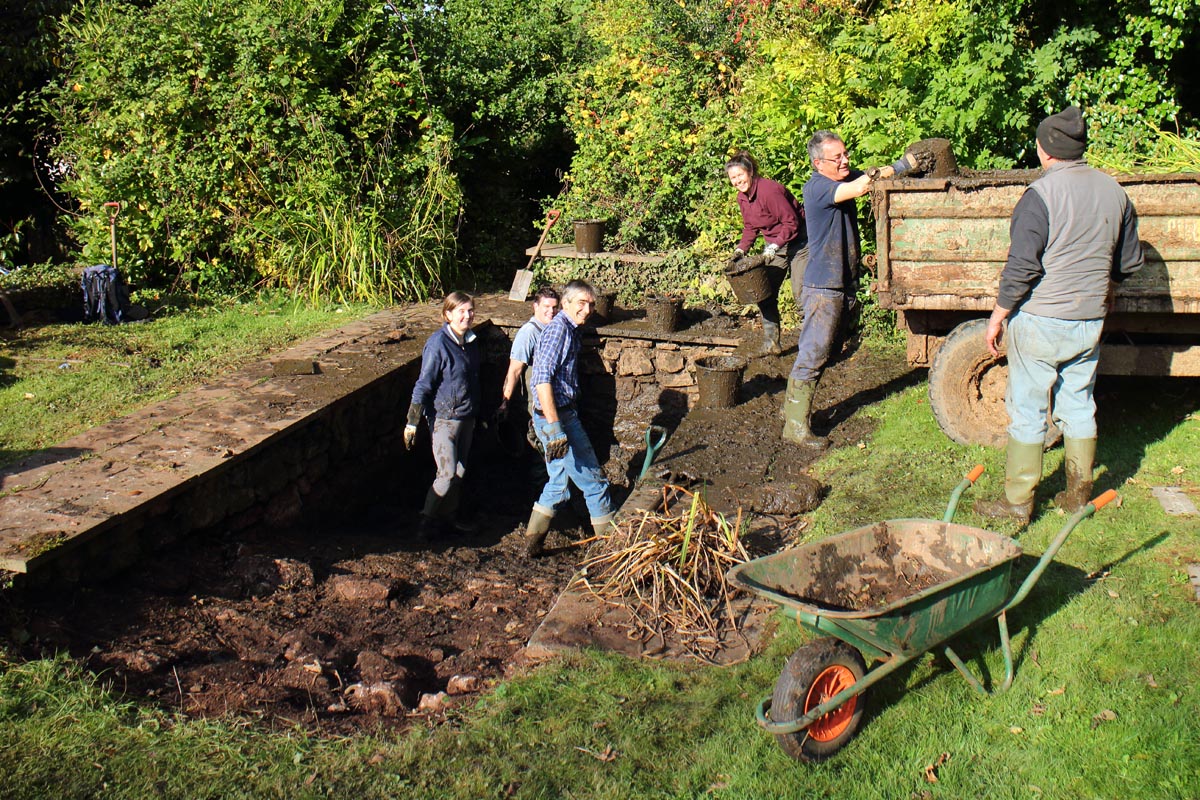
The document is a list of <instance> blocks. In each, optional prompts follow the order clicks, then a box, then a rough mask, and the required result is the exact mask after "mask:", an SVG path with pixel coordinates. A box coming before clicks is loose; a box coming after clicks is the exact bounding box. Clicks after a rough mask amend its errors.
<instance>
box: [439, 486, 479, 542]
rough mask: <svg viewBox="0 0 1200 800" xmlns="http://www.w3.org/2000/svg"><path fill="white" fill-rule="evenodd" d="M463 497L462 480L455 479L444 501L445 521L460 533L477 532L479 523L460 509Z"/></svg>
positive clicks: (443, 515) (443, 514)
mask: <svg viewBox="0 0 1200 800" xmlns="http://www.w3.org/2000/svg"><path fill="white" fill-rule="evenodd" d="M461 499H462V480H461V479H458V480H455V481H454V482H453V483H451V484H450V488H449V489H447V490H446V498H445V500H443V501H442V517H443V519H444V520H445V523H446V524H447V525H449V526H450V527H451V528H453V529H454V530H455V531H457V532H458V533H476V532H478V531H479V525H477V524H476V523H474V522H472V521H470V520H468V519H467V518H466V517H465V516H464V515H463V514H462V511H461V510H460V500H461Z"/></svg>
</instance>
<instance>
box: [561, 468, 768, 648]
mask: <svg viewBox="0 0 1200 800" xmlns="http://www.w3.org/2000/svg"><path fill="white" fill-rule="evenodd" d="M741 527H742V514H741V511H740V510H739V511H738V515H737V519H736V520H735V521H734V523H733V524H730V523H729V521H728V520H726V519H725V517H724V516H723V515H721V514H718V513H716V512H714V511H713V510H711V509H710V508H709V507H708V505H707V504H706V503H705V502H704V498H703V497H702V496H701V495H699V494H694V493H692V492H689V491H688V490H686V489H684V488H682V487H680V486H670V485H668V486H664V487H663V496H662V503H661V504H660V505H659V506H658V507H656V508H654V509H652V510H648V511H642V512H641V513H640V514H638V515H634V516H631V517H628V518H626V519H623V520H622V521H621V522H620V523H618V524H614V525H611V526H609V530H608V531H607V532H606V533H604V534H602V535H599V536H596V537H595V538H594V539H592V540H591V541H592V543H593V547H592V551H591V552H592V554H591V555H590V556H589V557H588V558H587V559H586V560H585V561H584V562H583V564H582V565H581V569H580V577H579V578H578V580H577V583H576V587H577V588H583V589H585V590H586V591H588V592H591V593H592V594H594V595H595V596H597V597H599V598H600V599H601V600H604V601H605V602H608V603H614V604H618V605H622V606H624V607H625V608H627V609H628V611H629V613H630V616H631V617H632V619H633V623H634V626H635V628H636V631H635V632H636V634H637V635H638V636H639V637H640V638H641V639H642V641H648V640H650V639H653V638H656V637H657V638H659V639H662V640H663V641H666V640H667V638H668V636H669V635H671V634H673V636H674V638H677V639H678V640H679V642H680V643H681V644H682V646H683V647H685V648H686V649H687V650H688V652H690V653H692V654H693V655H696V656H698V657H700V658H704V659H710V658H712V656H713V655H714V654H715V653H716V651H717V649H718V647H719V639H720V637H719V635H718V628H719V626H720V619H721V614H722V610H724V612H725V616H726V619H727V624H728V625H729V629H730V630H732V631H734V632H738V633H740V631H739V622H738V617H737V615H735V614H734V612H733V607H732V605H731V602H730V601H731V594H732V592H733V591H735V590H734V589H733V588H732V587H730V586H729V585H728V584H727V583H726V581H725V573H726V572H728V571H729V569H730V568H731V567H733V566H734V565H736V564H740V563H742V562H744V561H746V560H748V558H749V557H748V556H747V554H746V551H745V549H744V548H743V547H742V543H741Z"/></svg>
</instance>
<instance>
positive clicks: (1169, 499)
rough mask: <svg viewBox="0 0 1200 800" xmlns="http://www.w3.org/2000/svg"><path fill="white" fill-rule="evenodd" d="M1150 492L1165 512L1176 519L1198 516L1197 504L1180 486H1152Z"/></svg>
mask: <svg viewBox="0 0 1200 800" xmlns="http://www.w3.org/2000/svg"><path fill="white" fill-rule="evenodd" d="M1150 492H1151V493H1152V494H1153V495H1154V497H1155V499H1157V500H1158V504H1159V505H1161V506H1162V509H1163V511H1165V512H1166V513H1168V514H1170V515H1171V516H1175V517H1194V516H1196V513H1197V512H1196V504H1195V503H1193V502H1192V499H1191V498H1190V497H1188V496H1187V495H1186V494H1184V491H1183V489H1181V488H1179V487H1178V486H1152V487H1150Z"/></svg>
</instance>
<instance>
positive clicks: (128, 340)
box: [0, 300, 368, 465]
mask: <svg viewBox="0 0 1200 800" xmlns="http://www.w3.org/2000/svg"><path fill="white" fill-rule="evenodd" d="M367 310H368V309H367V308H366V307H364V306H329V305H326V306H324V307H321V308H310V307H308V306H305V305H301V304H298V303H296V302H293V301H288V300H265V301H263V300H259V301H253V302H238V301H233V300H230V301H223V302H219V303H215V304H213V305H211V306H208V307H205V308H198V309H191V310H189V311H188V312H187V313H175V314H168V315H165V316H162V317H159V318H156V319H154V320H153V321H150V322H144V323H136V324H128V325H83V324H62V325H47V326H43V327H30V328H20V329H17V330H14V331H5V332H3V333H0V465H3V464H8V463H11V462H13V461H16V460H18V459H20V458H21V457H23V456H25V455H26V454H28V453H30V452H32V451H35V450H38V449H42V448H46V447H51V446H53V445H55V444H57V443H59V442H61V441H63V440H65V439H68V438H70V437H71V436H72V435H74V434H76V433H79V432H81V431H83V430H86V429H87V428H89V427H92V426H94V425H98V424H101V423H104V422H107V421H109V420H110V419H113V418H115V417H118V416H121V415H122V414H126V413H128V412H129V411H131V410H133V409H135V408H138V407H140V406H144V405H147V404H149V403H153V402H156V401H159V400H162V399H164V398H167V397H170V396H172V395H174V394H176V393H178V392H180V391H183V390H185V389H189V388H192V387H194V386H197V385H199V384H201V383H203V382H204V381H206V380H209V379H211V378H214V377H216V376H218V375H221V374H223V373H225V372H228V371H229V370H231V369H235V368H236V367H238V366H240V365H242V364H244V363H246V362H248V361H251V360H253V359H255V358H258V357H261V356H263V355H265V354H266V353H268V352H271V351H276V350H279V349H281V348H284V347H286V346H287V345H288V344H290V343H292V342H294V341H296V340H299V339H303V338H304V337H306V336H310V335H312V334H314V333H317V332H319V331H321V330H323V329H327V328H332V327H336V326H338V325H342V324H345V323H346V322H349V321H350V320H351V319H354V318H356V317H358V316H361V315H363V314H364V313H366V312H367Z"/></svg>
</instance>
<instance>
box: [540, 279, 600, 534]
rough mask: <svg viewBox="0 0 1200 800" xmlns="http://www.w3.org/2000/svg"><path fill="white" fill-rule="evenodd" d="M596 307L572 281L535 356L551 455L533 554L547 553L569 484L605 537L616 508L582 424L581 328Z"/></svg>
mask: <svg viewBox="0 0 1200 800" xmlns="http://www.w3.org/2000/svg"><path fill="white" fill-rule="evenodd" d="M595 306H596V291H595V290H594V289H593V288H592V287H591V286H590V285H589V284H588V283H586V282H584V281H578V280H576V281H571V282H570V283H568V284H567V285H566V287H565V288H564V289H563V293H562V312H561V313H559V314H558V315H557V316H556V317H555V318H554V319H553V320H551V322H550V324H549V325H547V326H546V329H545V330H543V331H542V336H541V339H539V340H538V345H537V350H535V351H534V354H533V376H532V378H531V379H530V383H532V384H533V389H534V401H533V405H534V411H533V428H534V431H536V433H537V436H538V439H539V440H540V441H541V442H542V447H543V448H544V450H545V453H546V472H547V474H548V476H549V479H548V480H547V481H546V486H545V488H543V489H542V494H541V496H540V497H538V499H537V502H536V503H534V504H533V513H532V514H530V516H529V524H528V525H526V526H525V551H526V552H527V553H528V554H529V555H530V556H539V555H541V554H542V553H543V552H545V548H544V547H543V543H544V542H545V541H546V533H547V532H548V531H549V530H550V521H551V520H552V519H553V518H554V509H555V507H556V506H558V504H559V503H562V502H563V501H564V500H566V499H567V496H568V495H569V493H570V483H574V484H575V485H576V486H578V487H579V490H580V491H581V492H583V497H584V500H585V501H586V502H587V507H588V513H589V514H590V515H591V521H592V527H593V529H594V530H595V531H596V532H597V533H603V532H604V530H605V528H607V527H608V524H609V523H610V522H612V519H613V516H614V513H615V509H614V508H613V504H612V499H611V497H610V496H609V491H608V480H607V479H606V478H605V477H604V471H603V470H602V469H601V468H600V462H599V460H598V459H597V458H596V451H595V450H593V449H592V443H591V442H590V441H589V440H588V437H587V433H586V432H585V431H584V430H583V425H582V423H580V421H579V408H578V405H577V402H576V400H577V398H578V396H579V349H580V335H579V333H580V332H579V326H581V325H582V324H583V323H584V322H585V321H586V320H587V318H588V317H589V316H590V315H591V313H592V309H594V308H595Z"/></svg>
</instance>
